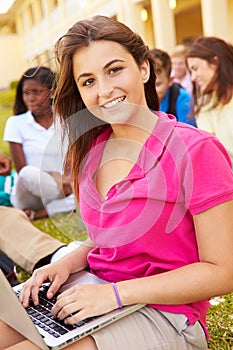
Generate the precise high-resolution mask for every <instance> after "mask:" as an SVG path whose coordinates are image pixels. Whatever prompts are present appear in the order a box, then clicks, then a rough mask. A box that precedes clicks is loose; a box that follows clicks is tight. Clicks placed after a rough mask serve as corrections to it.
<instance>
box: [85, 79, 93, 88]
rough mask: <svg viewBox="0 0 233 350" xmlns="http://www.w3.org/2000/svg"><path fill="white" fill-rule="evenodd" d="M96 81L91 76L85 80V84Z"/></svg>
mask: <svg viewBox="0 0 233 350" xmlns="http://www.w3.org/2000/svg"><path fill="white" fill-rule="evenodd" d="M93 82H94V79H93V78H89V79H87V80H85V81H84V82H83V86H89V85H91V84H92V83H93Z"/></svg>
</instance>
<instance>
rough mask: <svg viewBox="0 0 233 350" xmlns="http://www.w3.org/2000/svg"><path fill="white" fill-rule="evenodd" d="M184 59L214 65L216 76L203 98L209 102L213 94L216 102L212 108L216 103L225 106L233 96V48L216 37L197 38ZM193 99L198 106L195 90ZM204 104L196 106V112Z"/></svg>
mask: <svg viewBox="0 0 233 350" xmlns="http://www.w3.org/2000/svg"><path fill="white" fill-rule="evenodd" d="M186 57H187V58H188V57H198V58H201V59H203V60H206V61H207V62H209V63H212V64H216V66H217V70H216V74H215V75H214V77H213V79H212V80H211V81H210V83H209V84H208V86H207V88H206V90H205V92H204V96H205V97H207V101H209V100H210V99H211V98H212V94H213V92H215V93H216V97H217V101H216V103H215V105H214V106H213V107H216V105H217V104H218V103H222V104H227V103H228V102H229V101H230V100H231V98H232V95H233V46H232V45H231V44H228V43H226V42H225V41H224V40H222V39H219V38H216V37H199V38H197V39H196V40H195V41H194V42H193V44H192V45H191V46H190V48H189V50H188V52H187V56H186ZM194 97H195V104H196V105H198V103H197V98H198V92H197V90H196V89H194ZM205 103H206V99H205V102H201V103H200V105H199V106H197V112H199V110H200V108H201V107H202V106H203V105H204V104H205Z"/></svg>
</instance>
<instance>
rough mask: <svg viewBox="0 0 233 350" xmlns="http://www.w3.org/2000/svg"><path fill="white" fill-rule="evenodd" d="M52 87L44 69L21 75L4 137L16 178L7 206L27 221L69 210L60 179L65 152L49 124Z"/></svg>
mask: <svg viewBox="0 0 233 350" xmlns="http://www.w3.org/2000/svg"><path fill="white" fill-rule="evenodd" d="M54 84H55V74H54V73H53V72H52V71H51V70H50V69H49V68H46V67H35V68H31V69H29V70H27V71H26V72H25V73H24V74H23V76H22V77H21V79H20V81H19V84H18V86H17V91H16V98H15V104H14V113H15V115H14V116H12V117H10V118H9V119H8V120H7V123H6V127H5V132H4V140H5V141H8V142H9V145H10V152H11V155H12V158H13V161H14V164H15V168H16V171H17V173H18V177H17V181H16V185H15V187H14V189H13V193H12V196H11V201H12V204H13V206H15V207H17V208H20V209H23V210H24V211H25V212H26V213H27V215H28V216H29V217H30V218H31V219H36V218H41V217H44V216H47V215H48V214H49V215H53V214H56V213H58V212H67V211H70V210H73V209H74V208H75V200H74V196H73V194H72V192H73V191H72V185H71V181H70V178H69V177H68V176H64V175H63V163H64V157H65V153H66V150H65V149H64V144H63V149H62V148H61V135H60V132H59V128H56V131H55V125H54V120H53V111H52V100H53V92H54V88H55V86H54Z"/></svg>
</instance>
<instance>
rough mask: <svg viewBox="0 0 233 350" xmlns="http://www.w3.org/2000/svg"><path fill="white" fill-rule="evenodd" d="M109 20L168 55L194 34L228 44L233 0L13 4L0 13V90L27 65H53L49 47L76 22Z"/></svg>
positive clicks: (35, 0) (21, 0) (232, 36)
mask: <svg viewBox="0 0 233 350" xmlns="http://www.w3.org/2000/svg"><path fill="white" fill-rule="evenodd" d="M95 14H102V15H107V16H109V17H114V18H116V19H118V20H119V21H121V22H123V23H125V24H126V25H128V26H129V27H130V28H132V29H133V30H135V31H137V32H138V33H139V34H140V35H141V36H142V37H143V39H144V41H145V42H146V43H147V44H148V46H149V47H150V48H153V47H157V48H160V49H163V50H166V51H168V52H170V51H171V50H172V49H173V48H174V47H175V45H177V44H182V43H183V44H188V43H190V42H191V41H192V40H193V39H194V38H195V37H197V36H199V35H215V36H218V37H221V38H223V39H224V40H227V41H229V42H233V0H221V1H219V0H15V1H14V3H13V5H12V6H11V8H10V9H9V10H8V12H7V13H5V14H2V15H0V45H1V47H2V48H4V49H3V50H2V54H1V56H0V89H3V88H7V87H8V86H9V84H10V82H11V81H13V80H17V79H18V78H19V77H20V76H21V74H22V72H23V71H24V70H25V69H27V68H28V67H32V66H36V65H41V64H43V65H46V66H53V53H52V52H53V46H54V43H55V41H56V40H57V39H58V38H59V37H60V36H61V35H62V34H64V33H65V32H66V31H67V29H68V28H69V27H70V26H72V25H73V24H74V23H75V22H76V21H77V20H79V19H82V18H85V17H91V16H93V15H95Z"/></svg>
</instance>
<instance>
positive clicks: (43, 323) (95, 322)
mask: <svg viewBox="0 0 233 350" xmlns="http://www.w3.org/2000/svg"><path fill="white" fill-rule="evenodd" d="M102 283H107V282H106V281H104V280H102V279H100V278H98V277H97V276H94V275H92V274H91V273H89V272H87V271H81V272H77V273H75V274H72V275H70V277H69V278H68V280H67V281H66V283H65V284H64V285H63V286H62V287H61V289H60V291H64V290H66V289H68V288H70V287H73V286H74V285H76V284H102ZM21 288H22V284H19V285H17V286H15V287H13V289H12V288H11V286H10V284H9V282H8V281H7V279H6V278H5V276H4V274H3V273H2V271H1V270H0V319H1V320H3V321H4V322H5V323H7V324H8V325H9V326H11V327H12V328H13V329H15V330H17V331H18V332H19V333H21V334H22V335H23V336H25V337H26V338H27V339H30V340H31V341H32V342H33V343H35V344H36V345H38V346H39V347H40V348H41V349H44V350H48V349H53V350H57V349H62V348H63V347H65V346H67V345H69V344H71V343H73V342H75V341H78V340H79V339H81V338H83V337H85V336H87V335H90V334H91V333H93V332H95V331H97V330H98V329H100V328H102V327H105V326H107V325H109V324H110V323H112V322H115V321H117V320H118V319H120V318H122V317H125V316H126V315H129V314H130V313H132V312H134V311H136V310H138V309H140V308H142V307H143V306H144V304H137V305H130V306H126V307H123V308H122V309H117V310H114V311H112V312H110V313H107V314H105V315H101V316H98V317H93V318H91V317H90V318H88V319H86V320H83V321H81V322H79V323H77V324H75V325H73V326H70V325H68V326H67V325H65V323H64V322H62V321H57V320H54V319H53V318H52V316H51V313H50V309H51V307H52V303H53V302H55V300H49V299H47V298H46V291H47V288H48V284H44V285H43V287H42V288H41V291H40V305H39V306H37V307H36V306H34V305H33V303H32V302H31V303H30V305H29V307H28V308H27V309H25V308H24V307H23V306H22V304H21V303H20V301H19V299H18V297H17V294H18V295H19V294H20V290H21ZM54 299H55V298H54Z"/></svg>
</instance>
